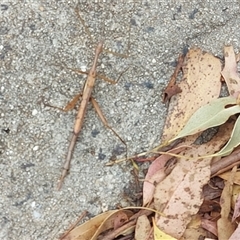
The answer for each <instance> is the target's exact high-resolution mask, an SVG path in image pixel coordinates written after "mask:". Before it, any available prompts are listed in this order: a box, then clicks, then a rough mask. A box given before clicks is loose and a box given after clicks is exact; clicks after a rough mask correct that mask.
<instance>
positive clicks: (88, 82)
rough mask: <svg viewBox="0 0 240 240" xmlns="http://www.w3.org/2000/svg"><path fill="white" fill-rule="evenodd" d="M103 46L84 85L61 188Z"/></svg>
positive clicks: (99, 49) (98, 47)
mask: <svg viewBox="0 0 240 240" xmlns="http://www.w3.org/2000/svg"><path fill="white" fill-rule="evenodd" d="M102 48H103V42H100V43H99V44H98V46H97V48H96V51H95V57H94V61H93V65H92V67H91V69H90V71H89V73H88V77H87V80H86V82H85V86H84V90H83V95H82V101H81V104H80V107H79V110H78V114H77V117H76V120H75V124H74V130H73V134H72V139H71V141H70V144H69V147H68V152H67V158H66V161H65V163H64V166H63V170H62V174H61V177H60V181H59V184H58V187H57V189H58V190H60V188H61V187H62V184H63V180H64V178H65V177H66V175H67V173H68V171H69V168H70V162H71V158H72V153H73V150H74V147H75V144H76V141H77V138H78V135H79V133H80V131H81V128H82V125H83V118H84V116H85V113H86V110H87V104H88V102H89V100H90V98H91V93H92V90H93V87H94V84H95V80H96V68H97V61H98V58H99V55H100V53H101V52H102Z"/></svg>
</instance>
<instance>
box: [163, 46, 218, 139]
mask: <svg viewBox="0 0 240 240" xmlns="http://www.w3.org/2000/svg"><path fill="white" fill-rule="evenodd" d="M182 70H183V79H182V81H181V82H180V83H179V84H178V86H179V87H180V88H181V90H182V92H181V93H179V94H177V95H175V96H173V97H172V98H171V100H170V105H169V110H168V116H167V119H166V123H165V127H164V130H163V135H162V142H165V141H168V140H169V139H172V138H173V137H175V136H176V135H177V134H178V133H179V131H180V130H181V129H182V128H183V127H184V126H185V124H186V122H187V121H188V120H189V118H190V117H191V116H192V114H193V113H194V112H195V111H196V110H197V109H199V108H200V107H201V106H203V105H205V104H207V103H209V102H211V101H212V100H213V99H216V98H218V96H219V93H220V89H221V82H220V77H221V63H220V60H219V59H218V58H216V57H214V56H213V55H211V54H209V53H206V52H204V51H202V50H201V49H198V48H194V49H190V50H189V52H188V53H187V55H186V57H185V59H184V64H183V67H182Z"/></svg>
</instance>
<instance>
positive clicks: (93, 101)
mask: <svg viewBox="0 0 240 240" xmlns="http://www.w3.org/2000/svg"><path fill="white" fill-rule="evenodd" d="M90 100H91V102H92V104H93V107H94V109H95V110H96V112H97V114H98V116H99V118H100V119H101V121H102V123H103V124H104V126H105V127H106V128H108V129H110V130H111V131H112V132H113V134H114V135H115V136H116V137H117V138H118V139H119V140H120V141H121V142H122V143H123V144H124V146H125V147H126V155H127V144H126V143H125V141H124V140H123V139H122V138H121V137H120V136H119V134H118V133H117V132H116V131H115V130H114V129H113V128H112V127H111V126H109V124H108V122H107V120H106V118H105V117H104V115H103V112H102V110H101V109H100V107H99V105H98V103H97V101H96V100H95V99H94V98H93V97H91V98H90Z"/></svg>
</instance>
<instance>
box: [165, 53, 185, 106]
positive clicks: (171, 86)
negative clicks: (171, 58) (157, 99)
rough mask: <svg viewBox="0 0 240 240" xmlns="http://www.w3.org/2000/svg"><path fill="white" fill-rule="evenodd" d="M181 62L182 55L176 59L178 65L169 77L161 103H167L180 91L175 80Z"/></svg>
mask: <svg viewBox="0 0 240 240" xmlns="http://www.w3.org/2000/svg"><path fill="white" fill-rule="evenodd" d="M183 60H184V57H183V55H180V56H179V57H178V64H177V66H176V68H175V70H174V73H173V75H172V76H171V79H170V81H169V83H168V85H167V87H166V89H165V90H164V92H163V102H164V103H166V102H167V101H169V100H170V98H171V97H172V96H174V95H176V94H178V93H180V92H181V91H182V90H181V88H180V87H179V86H178V85H176V80H177V76H178V73H179V71H180V69H181V68H182V65H183Z"/></svg>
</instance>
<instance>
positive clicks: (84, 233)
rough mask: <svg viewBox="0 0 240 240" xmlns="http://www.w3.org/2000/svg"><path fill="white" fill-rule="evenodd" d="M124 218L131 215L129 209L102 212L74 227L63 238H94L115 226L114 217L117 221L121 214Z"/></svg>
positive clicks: (92, 239)
mask: <svg viewBox="0 0 240 240" xmlns="http://www.w3.org/2000/svg"><path fill="white" fill-rule="evenodd" d="M123 215H124V219H125V220H126V216H127V217H128V219H129V218H130V217H131V216H132V215H133V213H132V212H131V211H129V210H112V211H108V212H105V213H102V214H100V215H98V216H96V217H94V218H92V219H90V220H89V221H87V222H85V223H84V224H82V225H80V226H78V227H76V228H74V229H73V230H72V231H70V232H69V234H68V235H67V236H66V237H65V238H64V239H66V240H86V239H89V240H96V239H97V237H98V236H99V235H100V234H101V233H103V232H105V231H107V230H109V229H114V227H116V218H117V221H119V216H123Z"/></svg>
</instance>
